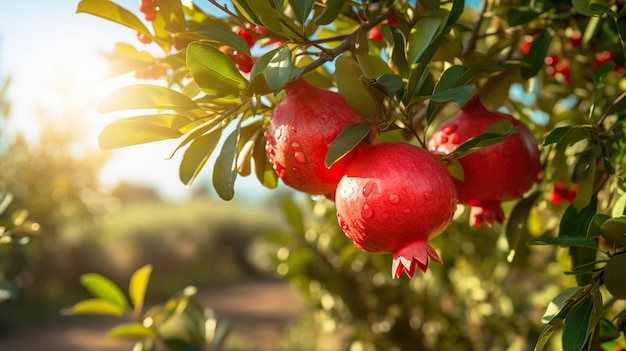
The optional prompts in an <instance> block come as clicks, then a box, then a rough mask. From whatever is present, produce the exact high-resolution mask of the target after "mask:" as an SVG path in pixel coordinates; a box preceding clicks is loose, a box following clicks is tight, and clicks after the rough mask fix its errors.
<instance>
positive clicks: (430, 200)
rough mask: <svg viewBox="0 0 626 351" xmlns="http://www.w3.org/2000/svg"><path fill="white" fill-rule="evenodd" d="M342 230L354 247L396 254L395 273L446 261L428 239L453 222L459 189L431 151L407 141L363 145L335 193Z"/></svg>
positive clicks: (407, 271)
mask: <svg viewBox="0 0 626 351" xmlns="http://www.w3.org/2000/svg"><path fill="white" fill-rule="evenodd" d="M335 201H336V204H337V218H338V221H339V225H340V226H341V229H343V231H344V233H345V234H346V236H347V237H348V238H350V239H351V240H352V241H353V242H354V245H355V246H356V247H358V248H360V249H363V250H365V251H368V252H373V253H385V252H387V253H392V254H393V265H392V275H393V276H394V277H395V278H397V277H400V275H402V272H406V274H407V275H408V276H409V277H412V276H413V274H414V273H415V270H416V268H419V269H420V270H421V271H423V272H426V268H427V267H428V259H429V257H430V258H431V259H433V260H434V261H435V262H437V263H441V259H440V258H439V255H438V254H437V251H435V249H434V248H432V246H430V244H429V243H428V240H430V239H432V238H434V237H436V236H437V235H439V234H440V233H441V232H442V231H443V230H444V229H445V228H446V227H447V226H448V224H450V222H451V221H452V218H453V216H454V212H455V209H456V204H457V196H456V189H455V188H454V182H453V180H452V177H451V176H450V174H449V173H448V170H447V169H446V168H445V166H444V165H443V164H442V163H441V162H440V161H439V160H438V159H437V157H435V156H434V155H433V154H431V153H430V152H428V151H427V150H426V149H423V148H420V147H417V146H414V145H411V144H407V143H402V142H388V143H380V144H376V145H368V144H363V145H362V146H360V147H359V149H358V153H357V155H356V157H355V158H354V160H352V162H351V163H350V164H349V165H348V167H347V168H346V170H345V175H344V176H343V178H341V181H339V184H338V185H337V191H336V194H335Z"/></svg>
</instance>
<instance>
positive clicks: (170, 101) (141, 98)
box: [97, 84, 198, 113]
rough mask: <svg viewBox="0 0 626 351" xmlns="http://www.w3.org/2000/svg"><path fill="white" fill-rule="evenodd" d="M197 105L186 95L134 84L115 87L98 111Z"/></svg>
mask: <svg viewBox="0 0 626 351" xmlns="http://www.w3.org/2000/svg"><path fill="white" fill-rule="evenodd" d="M196 108H198V105H197V104H196V103H195V102H193V100H191V99H190V98H189V97H187V96H186V95H184V94H182V93H179V92H177V91H175V90H172V89H169V88H166V87H162V86H159V85H153V84H135V85H128V86H124V87H121V88H119V89H116V90H114V91H112V92H111V93H109V95H107V96H106V97H105V98H104V99H103V100H102V102H101V103H100V104H99V105H98V108H97V110H98V113H108V112H113V111H119V110H131V109H163V110H165V109H172V110H178V109H180V110H193V109H196Z"/></svg>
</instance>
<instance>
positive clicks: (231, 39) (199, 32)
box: [186, 24, 250, 55]
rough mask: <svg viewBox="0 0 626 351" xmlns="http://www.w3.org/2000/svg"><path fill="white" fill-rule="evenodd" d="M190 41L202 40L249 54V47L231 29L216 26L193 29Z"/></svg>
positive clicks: (210, 25) (207, 25)
mask: <svg viewBox="0 0 626 351" xmlns="http://www.w3.org/2000/svg"><path fill="white" fill-rule="evenodd" d="M186 33H188V34H191V37H190V39H196V40H198V39H204V40H209V41H212V42H215V43H216V44H217V43H219V44H224V45H228V46H230V47H231V48H233V50H236V51H238V52H244V53H246V54H248V55H249V54H250V47H249V46H248V43H247V42H246V40H245V39H243V38H242V37H240V36H239V35H237V33H234V32H233V31H232V29H230V28H226V27H223V26H220V25H217V24H206V25H203V26H200V27H194V29H193V32H186Z"/></svg>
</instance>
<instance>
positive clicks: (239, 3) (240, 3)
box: [232, 0, 263, 26]
mask: <svg viewBox="0 0 626 351" xmlns="http://www.w3.org/2000/svg"><path fill="white" fill-rule="evenodd" d="M232 2H233V5H235V8H236V9H237V12H239V13H240V14H242V15H243V17H245V18H246V19H247V20H248V21H250V22H252V23H254V24H256V25H257V26H262V25H263V22H261V20H260V19H259V18H258V17H257V16H256V15H255V14H254V10H253V9H252V7H250V4H249V3H248V1H247V0H232Z"/></svg>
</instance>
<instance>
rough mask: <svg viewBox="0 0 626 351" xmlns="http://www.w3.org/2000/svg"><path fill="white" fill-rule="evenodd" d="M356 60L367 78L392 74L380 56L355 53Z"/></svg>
mask: <svg viewBox="0 0 626 351" xmlns="http://www.w3.org/2000/svg"><path fill="white" fill-rule="evenodd" d="M356 60H357V62H358V63H359V66H360V67H361V70H362V71H363V74H364V75H365V77H367V78H369V79H376V78H378V77H380V76H382V75H385V74H390V75H393V74H394V73H393V70H391V68H390V67H389V65H388V64H387V62H385V61H384V60H383V59H382V58H381V57H380V56H374V55H356Z"/></svg>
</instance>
